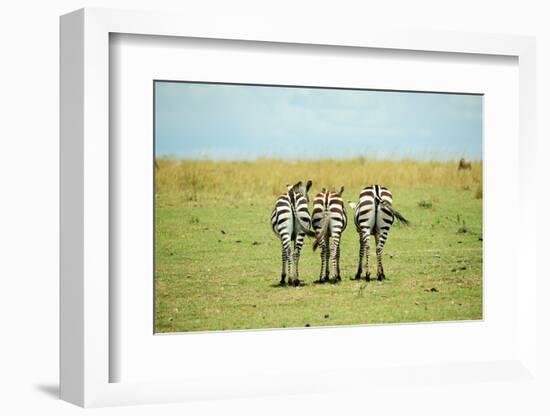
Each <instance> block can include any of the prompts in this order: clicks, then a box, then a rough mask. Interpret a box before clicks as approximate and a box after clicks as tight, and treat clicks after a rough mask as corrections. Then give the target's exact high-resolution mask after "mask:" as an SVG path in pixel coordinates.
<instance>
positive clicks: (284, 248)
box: [281, 241, 290, 286]
mask: <svg viewBox="0 0 550 416" xmlns="http://www.w3.org/2000/svg"><path fill="white" fill-rule="evenodd" d="M281 258H282V263H283V267H282V270H281V286H284V285H285V284H286V282H285V278H286V276H287V270H288V279H289V283H290V241H287V242H286V241H281Z"/></svg>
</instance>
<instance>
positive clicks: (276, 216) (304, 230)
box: [271, 181, 315, 286]
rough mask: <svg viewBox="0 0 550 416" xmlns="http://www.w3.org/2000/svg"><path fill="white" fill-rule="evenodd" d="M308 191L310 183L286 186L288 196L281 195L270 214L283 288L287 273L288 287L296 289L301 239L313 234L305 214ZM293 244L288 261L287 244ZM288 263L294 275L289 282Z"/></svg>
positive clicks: (306, 212) (298, 279)
mask: <svg viewBox="0 0 550 416" xmlns="http://www.w3.org/2000/svg"><path fill="white" fill-rule="evenodd" d="M309 188H311V181H307V184H306V185H305V186H304V185H303V184H302V182H298V183H297V184H296V185H294V186H288V192H286V193H284V194H283V195H281V196H280V197H279V198H278V199H277V202H276V203H275V208H274V209H273V212H272V213H271V228H272V229H273V232H274V233H275V234H276V235H277V236H278V237H279V239H280V240H281V249H282V250H281V251H282V271H281V285H284V284H285V278H286V276H287V273H288V283H289V284H294V285H295V286H298V285H299V284H300V275H299V272H298V262H299V261H300V250H301V249H302V245H303V244H304V236H305V235H306V234H307V235H309V236H310V237H314V236H315V233H314V232H313V231H311V230H310V228H311V217H310V215H309V210H308V205H307V204H308V196H307V192H308V191H309ZM292 242H294V252H293V253H292V257H291V243H292ZM291 263H294V274H293V275H292V278H291V274H290V272H291Z"/></svg>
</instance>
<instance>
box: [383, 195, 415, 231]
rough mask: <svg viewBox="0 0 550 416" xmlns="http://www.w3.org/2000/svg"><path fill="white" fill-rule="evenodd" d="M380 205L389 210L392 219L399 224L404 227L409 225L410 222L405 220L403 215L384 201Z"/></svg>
mask: <svg viewBox="0 0 550 416" xmlns="http://www.w3.org/2000/svg"><path fill="white" fill-rule="evenodd" d="M382 204H383V205H384V207H386V208H387V209H389V210H390V211H391V213H392V214H393V215H394V217H395V218H397V219H398V220H399V221H400V222H402V223H403V224H405V225H411V222H410V221H409V220H408V219H406V218H405V217H404V216H403V215H401V213H400V212H399V211H397V210H396V209H394V208H393V206H392V205H391V204H389V203H387V202H386V201H383V202H382Z"/></svg>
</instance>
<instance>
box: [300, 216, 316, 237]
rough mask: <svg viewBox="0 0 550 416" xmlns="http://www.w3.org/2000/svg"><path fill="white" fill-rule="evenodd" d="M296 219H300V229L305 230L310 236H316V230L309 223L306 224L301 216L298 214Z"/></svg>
mask: <svg viewBox="0 0 550 416" xmlns="http://www.w3.org/2000/svg"><path fill="white" fill-rule="evenodd" d="M296 219H297V220H298V227H299V228H300V231H302V232H304V233H305V234H306V235H307V236H308V237H315V235H316V234H315V231H313V230H311V229H310V228H309V227H308V226H307V224H305V223H304V222H303V221H302V220H301V219H300V217H298V216H296Z"/></svg>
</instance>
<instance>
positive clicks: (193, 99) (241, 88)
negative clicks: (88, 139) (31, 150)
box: [155, 81, 483, 160]
mask: <svg viewBox="0 0 550 416" xmlns="http://www.w3.org/2000/svg"><path fill="white" fill-rule="evenodd" d="M482 102H483V98H482V97H481V96H478V95H477V96H476V95H457V94H430V93H408V92H393V91H391V92H389V91H365V90H360V91H357V90H341V89H320V88H285V87H270V86H248V85H225V84H223V85H220V84H197V83H182V82H164V81H163V82H156V83H155V146H156V149H155V151H156V155H157V157H176V158H181V159H214V160H217V159H223V160H253V159H256V158H259V157H268V158H278V159H294V160H300V159H321V158H322V159H326V158H332V159H348V158H356V157H365V158H378V159H401V158H411V159H421V160H426V159H434V160H448V159H457V158H460V157H466V158H468V159H472V160H481V158H482V117H483V114H482Z"/></svg>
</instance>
